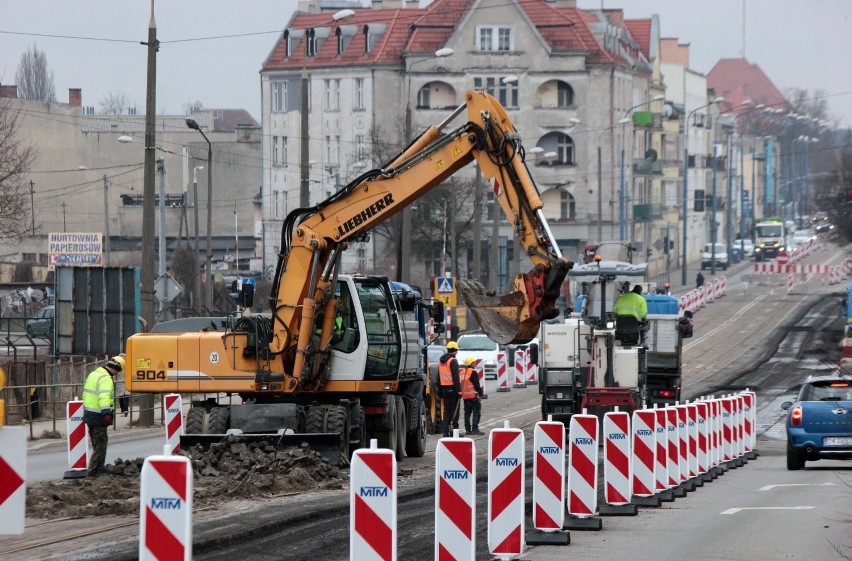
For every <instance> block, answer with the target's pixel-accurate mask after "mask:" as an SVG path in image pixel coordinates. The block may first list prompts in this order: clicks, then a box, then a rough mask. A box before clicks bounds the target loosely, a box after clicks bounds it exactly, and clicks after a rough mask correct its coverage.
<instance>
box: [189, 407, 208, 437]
mask: <svg viewBox="0 0 852 561" xmlns="http://www.w3.org/2000/svg"><path fill="white" fill-rule="evenodd" d="M206 414H207V412H206V411H205V410H204V408H203V407H190V408H189V411H187V413H186V427H185V428H184V432H185V433H186V434H204V415H206Z"/></svg>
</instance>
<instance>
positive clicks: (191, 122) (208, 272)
mask: <svg viewBox="0 0 852 561" xmlns="http://www.w3.org/2000/svg"><path fill="white" fill-rule="evenodd" d="M186 126H188V127H189V128H191V129H192V130H196V131H198V132H200V133H201V136H202V137H204V141H205V142H207V265H206V267H205V281H206V284H207V307H208V308H212V307H213V280H212V279H213V206H212V205H213V145H212V144H210V139H209V138H207V135H206V134H204V131H203V130H201V127H200V126H198V123H197V122H195V119H187V120H186ZM197 192H198V191H197V190H196V193H197ZM196 198H197V196H196ZM195 208H196V210H195V212H196V216H197V213H198V205H197V204H196V206H195ZM197 228H198V223H197V221H196V232H198V230H197ZM196 243H198V241H197V240H196Z"/></svg>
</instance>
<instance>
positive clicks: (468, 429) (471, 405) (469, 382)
mask: <svg viewBox="0 0 852 561" xmlns="http://www.w3.org/2000/svg"><path fill="white" fill-rule="evenodd" d="M475 362H476V359H474V358H473V357H472V356H469V357H467V358H466V359H464V364H465V368H464V369H463V370H462V371H461V373H460V374H459V377H460V378H461V386H462V401H463V402H464V430H465V436H470V435H482V434H485V433H484V432H482V431H480V430H479V419H480V417H481V415H482V403H480V401H479V400H480V399H482V397H483V391H482V386H480V384H479V373H478V372H477V371H476V368H474V363H475Z"/></svg>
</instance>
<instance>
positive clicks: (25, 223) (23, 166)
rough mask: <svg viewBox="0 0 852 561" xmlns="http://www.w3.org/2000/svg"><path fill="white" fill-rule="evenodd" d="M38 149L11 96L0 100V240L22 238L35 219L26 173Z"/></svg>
mask: <svg viewBox="0 0 852 561" xmlns="http://www.w3.org/2000/svg"><path fill="white" fill-rule="evenodd" d="M35 154H36V152H35V148H33V147H32V146H31V145H30V144H28V143H27V141H26V139H24V138H23V135H22V134H21V132H20V122H19V113H18V112H17V111H15V109H14V108H13V107H12V106H11V101H10V100H9V99H0V241H12V240H17V239H20V238H21V236H23V235H24V234H25V233H26V232H27V231H28V229H29V227H30V224H31V223H32V222H34V221H33V220H26V219H25V218H30V217H31V216H32V212H33V208H32V205H31V204H30V202H31V197H30V192H29V189H28V186H27V184H26V182H25V181H24V175H25V174H26V173H27V172H28V171H29V169H30V165H32V162H33V159H34V158H35Z"/></svg>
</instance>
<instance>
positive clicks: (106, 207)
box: [104, 174, 109, 267]
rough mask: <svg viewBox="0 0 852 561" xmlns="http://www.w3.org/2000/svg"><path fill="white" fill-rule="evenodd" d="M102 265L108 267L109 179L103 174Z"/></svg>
mask: <svg viewBox="0 0 852 561" xmlns="http://www.w3.org/2000/svg"><path fill="white" fill-rule="evenodd" d="M104 255H105V256H106V261H105V262H104V265H105V266H107V267H109V179H107V176H106V174H104Z"/></svg>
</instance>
